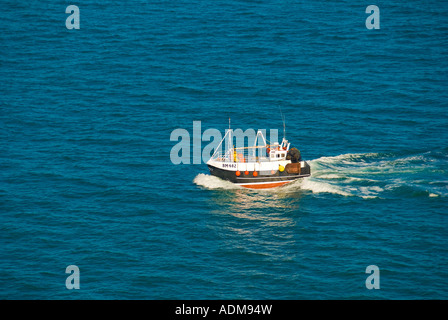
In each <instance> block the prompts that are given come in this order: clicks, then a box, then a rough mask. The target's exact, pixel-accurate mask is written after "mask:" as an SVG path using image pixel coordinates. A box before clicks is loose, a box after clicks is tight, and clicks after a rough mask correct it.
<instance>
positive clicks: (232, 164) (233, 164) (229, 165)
mask: <svg viewBox="0 0 448 320" xmlns="http://www.w3.org/2000/svg"><path fill="white" fill-rule="evenodd" d="M222 167H223V168H227V169H236V168H237V166H236V163H223V164H222Z"/></svg>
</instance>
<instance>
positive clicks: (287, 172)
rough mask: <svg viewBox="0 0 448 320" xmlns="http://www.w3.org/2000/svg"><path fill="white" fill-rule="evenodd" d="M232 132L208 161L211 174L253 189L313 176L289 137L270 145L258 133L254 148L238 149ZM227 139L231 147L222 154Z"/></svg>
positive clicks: (280, 184) (277, 185)
mask: <svg viewBox="0 0 448 320" xmlns="http://www.w3.org/2000/svg"><path fill="white" fill-rule="evenodd" d="M232 132H233V130H232V129H230V128H229V130H227V132H226V134H225V136H224V138H223V139H222V140H221V142H220V144H219V145H218V147H217V148H216V149H215V153H214V154H213V156H212V157H211V158H210V160H209V161H207V166H208V168H209V170H210V174H212V175H214V176H216V177H219V178H221V179H223V180H227V181H230V182H232V183H235V184H237V185H239V186H242V187H245V188H249V189H268V188H275V187H280V186H283V185H285V184H287V183H290V182H292V181H294V180H297V179H300V178H304V177H309V176H310V175H311V168H310V166H309V164H308V163H307V162H306V161H304V160H303V159H302V156H301V154H300V151H299V150H298V149H297V148H291V143H290V142H288V140H286V139H285V137H283V139H282V142H281V143H278V142H275V143H272V144H271V143H269V144H268V143H267V142H266V138H265V137H264V135H263V132H262V131H261V130H258V132H257V135H256V138H255V142H254V145H253V146H248V147H239V148H235V146H234V145H233V137H232ZM226 139H227V141H228V145H227V148H226V151H225V152H224V153H222V152H220V151H219V150H221V149H220V147H221V145H222V144H223V141H225V140H226Z"/></svg>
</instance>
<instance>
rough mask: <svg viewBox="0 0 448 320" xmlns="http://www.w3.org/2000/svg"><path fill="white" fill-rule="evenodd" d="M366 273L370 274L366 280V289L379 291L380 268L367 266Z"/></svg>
mask: <svg viewBox="0 0 448 320" xmlns="http://www.w3.org/2000/svg"><path fill="white" fill-rule="evenodd" d="M366 273H370V276H368V277H367V279H366V288H367V289H369V290H371V289H379V288H380V268H378V267H377V266H375V265H370V266H367V268H366Z"/></svg>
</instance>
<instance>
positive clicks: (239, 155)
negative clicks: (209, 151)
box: [212, 146, 269, 163]
mask: <svg viewBox="0 0 448 320" xmlns="http://www.w3.org/2000/svg"><path fill="white" fill-rule="evenodd" d="M212 160H215V161H219V162H242V163H245V162H261V161H269V157H268V155H267V151H266V147H265V146H257V147H242V148H233V149H232V150H230V151H227V152H226V153H223V152H216V153H215V154H214V156H213V157H212Z"/></svg>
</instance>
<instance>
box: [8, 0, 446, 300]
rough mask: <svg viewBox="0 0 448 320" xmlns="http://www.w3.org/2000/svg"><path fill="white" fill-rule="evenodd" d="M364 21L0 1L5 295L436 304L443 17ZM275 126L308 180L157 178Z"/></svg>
mask: <svg viewBox="0 0 448 320" xmlns="http://www.w3.org/2000/svg"><path fill="white" fill-rule="evenodd" d="M70 4H76V5H77V6H78V7H79V8H80V18H81V19H80V26H81V28H80V29H79V30H68V29H67V28H66V27H65V20H66V18H67V17H68V16H69V15H68V14H66V13H65V8H66V7H67V6H68V5H70ZM370 4H372V3H370V2H361V3H360V2H359V1H357V2H353V1H299V0H297V1H295V0H293V1H280V0H278V1H274V0H271V1H268V0H259V1H244V0H226V1H185V0H181V1H148V2H147V1H143V0H139V1H101V3H97V2H95V1H77V2H76V3H71V2H68V1H51V2H50V1H44V0H39V1H27V2H23V1H22V2H18V1H12V0H5V1H2V3H1V10H0V82H1V84H0V132H1V138H2V142H1V149H0V150H1V152H0V168H1V171H0V222H1V223H0V228H1V230H0V248H1V256H0V288H1V290H0V298H1V299H447V298H448V248H447V243H448V231H447V226H448V144H447V141H448V130H447V128H448V117H447V108H448V91H447V85H448V59H447V56H448V55H447V53H448V37H447V36H448V22H447V19H446V17H447V16H448V6H447V4H446V3H443V2H440V1H435V0H432V1H415V0H412V1H407V2H399V1H379V2H378V1H377V2H376V3H375V4H376V5H377V6H378V7H379V8H380V19H381V20H380V29H379V30H368V29H367V28H366V26H365V20H366V18H367V17H368V14H366V13H365V9H366V7H367V6H368V5H370ZM280 109H281V110H282V111H283V113H284V115H285V118H286V134H287V138H288V139H289V140H290V141H291V142H292V144H293V146H295V147H297V148H299V149H300V150H301V152H302V155H303V157H304V158H305V159H306V160H307V161H309V163H310V164H311V167H312V177H310V178H307V179H305V180H303V181H300V182H295V183H294V184H291V185H288V186H286V187H284V188H279V189H275V190H270V191H250V190H243V189H241V188H237V187H234V186H233V185H231V184H229V183H225V182H223V181H221V180H219V179H217V178H214V177H212V176H210V175H209V173H208V170H207V167H206V165H205V164H204V163H202V164H180V165H174V164H172V163H171V161H170V151H171V148H172V147H173V146H174V145H175V144H176V142H173V141H170V134H171V132H172V131H173V130H175V129H176V128H184V129H186V130H188V132H190V133H191V134H192V130H193V121H201V126H202V130H203V131H204V130H206V129H208V128H216V129H219V130H220V131H222V132H224V130H225V129H226V128H227V126H228V118H229V117H231V119H232V127H233V128H241V129H243V130H246V129H248V128H253V129H255V130H256V129H258V128H264V129H279V130H280V132H281V131H282V120H281V115H280V111H279V110H280ZM206 144H207V143H204V144H203V145H202V147H204V146H205V145H206ZM69 265H76V266H78V267H79V269H80V275H81V277H80V286H81V287H80V289H79V290H68V289H67V288H66V286H65V280H66V278H67V276H68V274H66V273H65V269H66V267H67V266H69ZM369 265H377V266H378V267H379V269H380V289H377V290H375V289H372V290H368V289H367V288H366V285H365V281H366V278H367V276H368V274H366V273H365V270H366V267H367V266H369Z"/></svg>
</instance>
